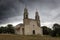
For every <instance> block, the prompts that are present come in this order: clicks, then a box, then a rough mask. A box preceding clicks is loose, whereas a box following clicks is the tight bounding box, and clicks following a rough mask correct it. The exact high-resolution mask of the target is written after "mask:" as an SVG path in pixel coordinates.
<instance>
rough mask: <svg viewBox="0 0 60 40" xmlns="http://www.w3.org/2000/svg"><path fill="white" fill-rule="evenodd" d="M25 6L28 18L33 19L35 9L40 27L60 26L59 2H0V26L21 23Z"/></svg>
mask: <svg viewBox="0 0 60 40" xmlns="http://www.w3.org/2000/svg"><path fill="white" fill-rule="evenodd" d="M25 5H26V6H27V9H28V12H29V18H33V19H34V18H35V12H36V9H37V11H38V12H39V15H40V20H41V25H42V26H43V25H45V26H48V27H50V28H51V27H52V25H53V24H54V23H59V24H60V0H0V26H1V25H6V24H13V25H16V24H19V23H22V22H23V13H24V8H25ZM33 15H34V16H33Z"/></svg>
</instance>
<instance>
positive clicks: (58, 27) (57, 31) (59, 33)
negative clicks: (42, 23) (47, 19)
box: [53, 23, 60, 36]
mask: <svg viewBox="0 0 60 40" xmlns="http://www.w3.org/2000/svg"><path fill="white" fill-rule="evenodd" d="M53 32H54V34H55V36H60V25H59V24H57V23H55V24H54V25H53ZM54 34H53V35H54Z"/></svg>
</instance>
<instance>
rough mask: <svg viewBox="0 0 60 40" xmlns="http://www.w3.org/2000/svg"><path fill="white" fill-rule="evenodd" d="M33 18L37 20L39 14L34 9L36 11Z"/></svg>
mask: <svg viewBox="0 0 60 40" xmlns="http://www.w3.org/2000/svg"><path fill="white" fill-rule="evenodd" d="M35 20H39V14H38V11H36V13H35Z"/></svg>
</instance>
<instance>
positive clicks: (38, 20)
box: [35, 10, 40, 27]
mask: <svg viewBox="0 0 60 40" xmlns="http://www.w3.org/2000/svg"><path fill="white" fill-rule="evenodd" d="M35 20H36V22H37V25H38V26H39V27H40V18H39V14H38V11H37V10H36V13H35Z"/></svg>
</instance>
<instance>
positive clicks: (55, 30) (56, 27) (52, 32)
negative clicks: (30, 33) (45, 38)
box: [42, 23, 60, 37]
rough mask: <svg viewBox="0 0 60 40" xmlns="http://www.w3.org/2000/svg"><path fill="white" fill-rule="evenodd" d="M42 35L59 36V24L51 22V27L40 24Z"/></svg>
mask: <svg viewBox="0 0 60 40" xmlns="http://www.w3.org/2000/svg"><path fill="white" fill-rule="evenodd" d="M42 29H43V35H50V36H52V37H56V36H60V25H59V24H57V23H55V24H53V27H52V29H51V28H48V27H47V26H42Z"/></svg>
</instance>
